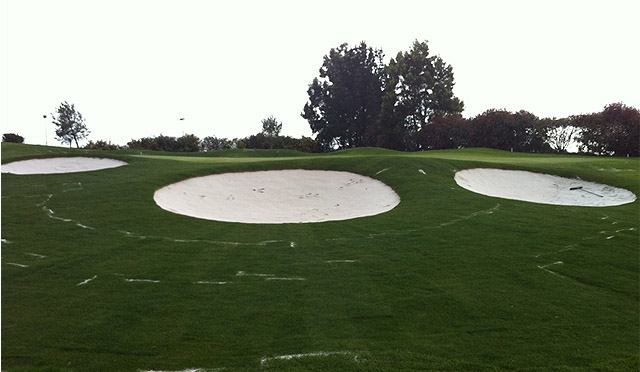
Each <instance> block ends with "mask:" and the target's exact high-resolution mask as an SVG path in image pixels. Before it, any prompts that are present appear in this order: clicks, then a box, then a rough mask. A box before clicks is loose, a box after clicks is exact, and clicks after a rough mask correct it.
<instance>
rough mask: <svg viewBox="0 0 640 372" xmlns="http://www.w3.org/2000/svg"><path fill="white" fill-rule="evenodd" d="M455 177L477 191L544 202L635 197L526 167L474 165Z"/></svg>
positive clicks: (604, 202)
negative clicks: (514, 168)
mask: <svg viewBox="0 0 640 372" xmlns="http://www.w3.org/2000/svg"><path fill="white" fill-rule="evenodd" d="M454 179H455V181H456V183H457V184H458V185H459V186H460V187H462V188H465V189H467V190H470V191H472V192H476V193H478V194H483V195H487V196H492V197H499V198H505V199H513V200H521V201H527V202H533V203H541V204H552V205H565V206H584V207H609V206H617V205H622V204H627V203H633V202H634V201H635V200H636V195H635V194H634V193H632V192H631V191H629V190H626V189H622V188H619V187H614V186H609V185H605V184H601V183H596V182H590V181H586V180H582V179H575V178H573V179H572V178H566V177H560V176H554V175H550V174H545V173H536V172H530V171H523V170H508V169H495V168H471V169H465V170H462V171H458V172H456V174H455V176H454Z"/></svg>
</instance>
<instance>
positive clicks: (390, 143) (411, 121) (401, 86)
mask: <svg viewBox="0 0 640 372" xmlns="http://www.w3.org/2000/svg"><path fill="white" fill-rule="evenodd" d="M386 73H387V79H386V84H385V95H384V101H383V105H382V116H381V122H380V128H379V131H380V133H381V137H379V139H378V141H379V142H380V143H381V144H382V145H383V146H385V147H391V148H394V149H398V150H417V149H419V140H418V137H419V133H420V131H421V130H422V129H423V128H424V127H425V126H426V125H427V124H429V123H430V122H431V121H432V120H433V119H434V118H435V117H442V116H445V115H459V114H460V113H462V111H463V109H464V103H463V102H462V101H461V100H460V99H458V98H457V97H455V96H454V95H453V86H454V85H455V83H454V79H453V68H452V67H451V66H450V65H448V64H447V63H445V62H444V60H443V59H442V58H440V56H430V55H429V46H428V44H427V42H426V41H423V42H419V41H417V40H416V41H414V43H413V46H412V48H411V50H409V51H408V52H400V53H398V54H397V56H396V58H395V59H391V61H390V62H389V65H388V66H387V69H386ZM389 137H391V138H389Z"/></svg>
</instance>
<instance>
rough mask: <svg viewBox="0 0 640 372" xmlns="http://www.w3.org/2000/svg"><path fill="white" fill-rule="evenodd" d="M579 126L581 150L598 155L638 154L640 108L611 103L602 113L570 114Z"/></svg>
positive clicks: (572, 123)
mask: <svg viewBox="0 0 640 372" xmlns="http://www.w3.org/2000/svg"><path fill="white" fill-rule="evenodd" d="M570 121H571V125H572V126H574V127H578V128H580V130H581V131H580V136H579V138H580V143H581V144H580V151H582V152H586V153H591V154H596V155H613V156H626V155H629V156H639V155H640V154H639V152H640V111H638V109H636V108H634V107H630V106H627V105H625V104H623V103H612V104H610V105H607V106H605V108H604V110H603V111H602V112H599V113H594V114H588V115H578V116H573V117H571V118H570Z"/></svg>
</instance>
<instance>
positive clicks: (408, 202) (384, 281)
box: [1, 143, 640, 372]
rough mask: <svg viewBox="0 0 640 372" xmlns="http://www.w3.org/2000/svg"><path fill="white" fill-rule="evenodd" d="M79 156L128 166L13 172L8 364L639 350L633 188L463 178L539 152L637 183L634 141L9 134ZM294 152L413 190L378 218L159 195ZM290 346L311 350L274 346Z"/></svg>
mask: <svg viewBox="0 0 640 372" xmlns="http://www.w3.org/2000/svg"><path fill="white" fill-rule="evenodd" d="M77 155H82V156H108V157H113V158H118V159H122V160H125V161H127V162H128V163H129V165H127V166H125V167H120V168H114V169H108V170H102V171H97V172H85V173H73V174H60V175H30V176H17V175H10V174H2V238H3V239H5V240H7V241H8V243H2V266H1V268H2V369H3V371H76V372H78V371H132V372H133V371H139V370H163V371H176V370H185V369H187V368H202V369H203V370H217V369H221V368H224V370H225V371H418V370H419V371H568V372H580V371H637V370H638V369H639V367H640V365H639V359H640V358H639V352H638V346H639V341H640V340H639V336H638V335H639V331H640V308H639V299H640V293H639V284H638V279H639V274H640V270H639V266H640V262H639V251H638V246H639V242H640V236H639V232H638V230H639V227H640V226H639V224H640V214H639V208H638V206H639V204H640V202H638V201H636V202H635V203H632V204H627V205H623V206H618V207H607V208H589V207H563V206H551V205H540V204H533V203H526V202H519V201H512V200H505V199H497V198H491V197H487V196H483V195H478V194H474V193H472V192H469V191H467V190H464V189H462V188H460V187H458V186H457V185H456V184H455V182H454V180H453V175H454V173H455V171H456V170H460V169H465V168H472V167H500V168H508V169H527V170H533V171H539V172H546V173H552V174H558V175H563V176H570V177H581V178H583V179H588V180H593V181H597V182H604V183H608V184H611V185H614V186H619V187H624V188H627V189H629V190H631V191H633V192H634V193H636V194H639V193H640V162H639V159H637V158H636V159H633V158H632V159H627V158H616V159H614V158H597V157H582V156H552V155H530V154H517V153H508V152H501V151H493V150H485V149H469V150H461V151H433V152H423V153H399V152H394V151H387V150H380V149H355V150H349V151H341V152H338V153H334V154H313V155H310V154H302V153H297V152H279V153H278V152H276V151H229V152H226V151H222V152H215V153H208V154H168V153H156V152H148V151H144V152H142V154H140V151H114V152H92V151H86V150H75V149H63V148H53V147H43V146H26V145H15V144H7V143H3V144H2V163H6V162H9V161H12V160H18V159H26V158H31V157H43V156H77ZM283 168H305V169H330V170H348V171H351V172H355V173H360V174H363V175H368V176H371V177H374V178H377V179H380V180H382V181H383V182H385V183H386V184H388V185H390V186H391V187H393V188H394V189H395V190H396V192H397V193H398V194H399V195H400V197H401V199H402V201H401V203H400V205H398V206H397V207H396V208H395V209H394V210H392V211H390V212H388V213H384V214H381V215H378V216H372V217H366V218H359V219H353V220H348V221H338V222H325V223H317V224H283V225H251V224H237V223H223V222H215V221H206V220H199V219H195V218H190V217H186V216H182V215H176V214H172V213H169V212H167V211H164V210H162V209H161V208H159V207H158V206H157V205H156V204H155V203H154V202H153V193H154V191H155V190H156V189H158V188H159V187H162V186H164V185H167V184H169V183H172V182H176V181H179V180H182V179H185V178H188V177H194V176H199V175H205V174H212V173H222V172H231V171H249V170H262V169H283ZM383 169H386V170H385V171H384V172H381V173H378V172H380V171H381V170H383ZM419 169H421V170H423V171H424V172H425V173H426V174H422V173H420V172H419V171H418V170H419ZM48 210H51V211H53V213H54V214H53V215H50V214H49V212H48ZM52 216H54V217H59V218H61V219H65V220H69V221H64V220H61V219H54V218H51V217H52ZM78 224H81V225H84V226H89V227H92V228H93V229H87V228H81V227H80V226H79V225H78ZM292 242H294V243H295V244H291V243H292ZM42 256H44V257H42ZM332 260H355V262H351V263H348V262H342V263H327V262H326V261H332ZM558 261H561V262H562V263H561V264H554V263H556V262H558ZM12 263H17V264H21V265H28V267H20V266H15V265H12ZM547 265H549V266H547ZM238 271H245V272H246V273H268V274H275V275H278V276H287V277H303V278H306V280H305V281H280V282H278V281H266V280H264V277H258V276H237V275H236V274H237V272H238ZM94 276H97V277H96V278H95V279H94V280H92V281H90V282H88V283H87V284H85V285H82V286H78V284H79V283H81V282H83V281H84V280H86V279H89V278H93V277H94ZM127 278H137V279H153V280H158V281H159V282H158V283H149V282H126V281H125V279H127ZM197 281H226V282H230V283H228V284H225V285H214V284H209V285H206V284H194V282H197ZM318 352H326V353H328V354H326V355H318V354H313V353H318ZM294 354H310V355H308V356H306V357H299V358H291V359H282V358H281V359H278V358H276V357H277V356H282V355H294Z"/></svg>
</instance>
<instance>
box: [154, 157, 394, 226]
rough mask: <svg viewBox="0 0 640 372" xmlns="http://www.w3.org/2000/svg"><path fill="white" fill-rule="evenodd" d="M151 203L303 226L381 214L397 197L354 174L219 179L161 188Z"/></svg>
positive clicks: (223, 217)
mask: <svg viewBox="0 0 640 372" xmlns="http://www.w3.org/2000/svg"><path fill="white" fill-rule="evenodd" d="M153 199H154V200H155V202H156V203H157V204H158V205H159V206H160V207H161V208H163V209H165V210H168V211H171V212H174V213H178V214H183V215H187V216H192V217H197V218H203V219H207V220H217V221H226V222H243V223H268V224H277V223H305V222H323V221H337V220H346V219H351V218H357V217H364V216H372V215H376V214H379V213H383V212H387V211H389V210H391V209H393V208H394V207H395V206H396V205H398V204H399V203H400V197H399V196H398V195H397V194H396V193H395V192H394V191H393V189H391V188H390V187H389V186H387V185H385V184H384V183H382V182H380V181H378V180H375V179H373V178H369V177H365V176H362V175H359V174H354V173H349V172H336V171H319V170H301V169H289V170H273V171H259V172H245V173H224V174H217V175H211V176H204V177H198V178H191V179H188V180H184V181H181V182H178V183H174V184H171V185H168V186H165V187H163V188H161V189H159V190H157V191H156V193H155V194H154V197H153Z"/></svg>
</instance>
